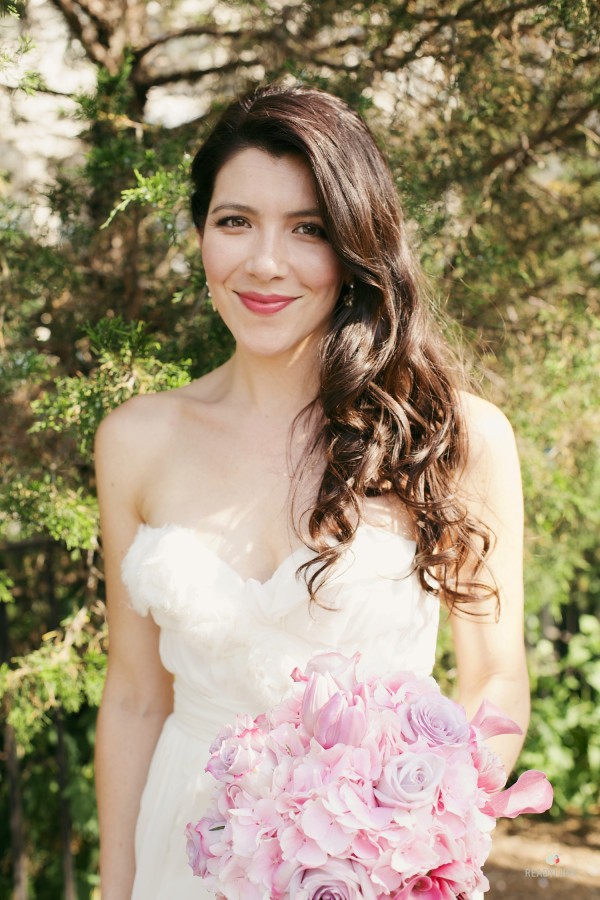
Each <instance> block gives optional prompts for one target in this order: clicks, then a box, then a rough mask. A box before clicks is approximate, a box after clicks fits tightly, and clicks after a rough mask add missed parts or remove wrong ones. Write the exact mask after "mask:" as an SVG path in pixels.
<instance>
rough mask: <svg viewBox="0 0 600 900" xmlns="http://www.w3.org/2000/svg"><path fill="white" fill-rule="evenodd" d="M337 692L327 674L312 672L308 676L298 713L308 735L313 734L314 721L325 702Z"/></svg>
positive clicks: (333, 682) (335, 686)
mask: <svg viewBox="0 0 600 900" xmlns="http://www.w3.org/2000/svg"><path fill="white" fill-rule="evenodd" d="M338 690H339V688H338V686H337V685H336V683H335V681H334V680H333V678H332V677H331V675H329V673H325V675H322V674H321V673H320V672H313V674H312V675H311V676H310V678H309V679H308V684H307V685H306V689H305V691H304V698H303V700H302V707H301V712H300V715H301V717H302V724H303V725H304V727H305V728H306V730H307V732H308V734H310V735H312V734H314V730H315V721H316V719H317V716H318V714H319V713H320V712H321V710H322V708H323V707H324V706H325V704H326V703H327V701H328V700H330V699H331V697H333V695H334V694H336V693H338Z"/></svg>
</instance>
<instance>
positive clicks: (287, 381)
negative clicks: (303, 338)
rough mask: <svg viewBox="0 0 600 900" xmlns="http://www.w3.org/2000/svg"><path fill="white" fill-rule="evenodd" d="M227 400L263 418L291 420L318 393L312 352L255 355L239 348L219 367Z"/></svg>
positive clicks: (315, 357)
mask: <svg viewBox="0 0 600 900" xmlns="http://www.w3.org/2000/svg"><path fill="white" fill-rule="evenodd" d="M223 376H224V383H225V386H226V391H227V393H228V394H229V397H230V400H231V401H232V402H233V403H235V404H236V405H238V404H239V406H240V408H241V409H243V410H245V411H248V410H249V409H251V410H253V411H254V413H255V414H257V415H259V416H261V417H264V418H265V419H271V420H273V419H280V420H281V421H283V420H286V421H288V422H290V421H292V420H293V419H294V418H295V416H296V415H297V414H298V413H299V412H300V411H301V410H302V409H304V407H305V406H306V405H307V404H308V403H310V402H311V401H312V400H314V399H315V397H316V396H317V394H318V392H319V363H318V356H317V353H316V350H315V352H313V353H308V352H306V351H305V352H303V353H299V352H298V353H295V354H294V355H291V354H286V356H285V357H280V356H277V357H268V356H255V355H251V354H247V353H244V352H243V351H241V350H240V349H239V348H238V349H237V350H236V351H235V353H234V354H233V356H232V357H231V359H230V360H229V361H228V362H227V363H226V364H225V366H224V367H223Z"/></svg>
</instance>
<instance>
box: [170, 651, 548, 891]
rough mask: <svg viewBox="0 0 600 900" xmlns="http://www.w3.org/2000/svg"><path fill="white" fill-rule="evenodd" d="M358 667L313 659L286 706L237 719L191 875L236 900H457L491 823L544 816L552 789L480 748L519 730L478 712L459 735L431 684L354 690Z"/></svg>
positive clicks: (447, 705) (342, 660)
mask: <svg viewBox="0 0 600 900" xmlns="http://www.w3.org/2000/svg"><path fill="white" fill-rule="evenodd" d="M359 665H360V657H359V655H358V654H355V655H354V656H353V657H352V658H348V657H345V656H343V655H342V654H339V653H324V654H320V655H317V656H315V657H313V659H312V660H311V661H310V662H309V663H308V665H307V667H306V669H305V671H301V670H299V669H295V670H294V672H293V673H292V680H293V684H292V685H291V688H290V692H289V694H288V695H287V696H286V697H284V698H283V699H282V701H281V703H279V704H278V705H277V706H276V707H274V708H273V709H270V710H268V711H266V712H265V713H263V714H261V715H260V716H258V717H257V718H256V719H251V718H250V717H249V716H247V715H244V716H238V718H237V720H236V722H235V723H233V724H232V725H230V726H227V727H226V728H224V729H222V731H221V732H220V733H219V735H218V736H217V738H216V739H215V741H214V742H213V744H212V745H211V748H210V759H209V761H208V764H207V766H206V769H207V771H208V772H210V774H211V775H212V776H213V777H214V779H215V781H216V787H215V793H214V798H213V802H212V806H211V808H210V809H209V810H208V811H207V813H206V815H205V816H203V818H202V819H200V821H199V822H197V823H196V824H195V825H194V824H191V823H190V824H189V825H188V826H187V829H186V836H187V849H188V858H189V863H190V866H191V868H192V871H193V872H194V874H195V875H198V876H200V877H202V878H203V879H204V880H205V882H206V885H207V887H208V888H209V889H210V890H212V891H213V892H214V893H216V894H217V895H220V896H221V897H224V898H226V900H229V898H231V900H233V898H236V900H237V898H243V900H262V898H264V897H270V898H273V900H287V898H297V900H354V898H360V897H362V898H367V900H391V898H392V897H393V898H395V900H457V898H463V900H466V898H468V897H470V896H471V895H472V894H473V892H474V891H477V890H484V889H485V888H486V887H487V881H486V879H485V877H484V875H483V873H482V870H481V868H482V866H483V864H484V862H485V860H486V858H487V855H488V853H489V850H490V844H491V838H490V831H491V829H492V828H493V827H494V824H495V817H496V816H498V815H505V816H515V815H518V814H519V813H520V812H523V811H527V812H542V811H544V810H546V809H548V808H549V806H550V804H551V803H552V789H551V787H550V785H549V784H548V781H547V780H546V778H545V776H544V775H543V774H542V773H540V772H527V773H525V774H524V775H522V776H521V778H520V779H519V780H518V781H517V783H516V784H515V785H513V786H512V787H511V788H509V789H508V790H505V791H500V788H501V787H502V786H503V784H504V782H505V779H506V776H505V773H504V770H503V768H502V765H501V762H500V760H499V758H498V757H497V756H496V754H494V753H493V752H492V751H491V750H490V749H489V747H487V745H486V744H485V743H484V741H485V740H486V739H487V738H488V737H491V736H493V735H496V734H506V733H515V732H518V731H519V728H518V726H517V725H516V724H515V723H514V722H513V721H512V720H511V719H509V718H508V717H507V716H506V715H505V714H504V713H503V712H502V711H501V710H498V709H497V708H496V707H494V706H493V705H492V704H490V703H484V704H482V706H481V707H480V709H479V710H478V712H477V714H476V715H475V717H474V718H473V719H472V721H471V722H470V723H469V722H468V721H467V719H466V716H465V713H464V710H463V709H462V707H460V706H458V704H456V703H453V702H452V701H451V700H448V699H447V698H445V697H443V696H442V694H441V693H440V690H439V687H438V686H437V684H436V683H435V681H434V680H433V679H432V678H421V679H419V678H416V677H415V676H414V675H413V674H412V673H410V672H400V673H397V674H391V675H389V676H386V677H385V678H372V679H370V680H364V679H363V680H361V679H360V678H359Z"/></svg>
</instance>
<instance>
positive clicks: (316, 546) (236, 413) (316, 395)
mask: <svg viewBox="0 0 600 900" xmlns="http://www.w3.org/2000/svg"><path fill="white" fill-rule="evenodd" d="M192 177H193V181H194V194H193V198H192V208H193V215H194V221H195V224H196V227H197V230H198V236H199V241H200V248H201V253H202V261H203V265H204V269H205V272H206V279H207V285H208V288H209V290H210V292H211V295H212V303H213V305H214V308H215V310H216V313H217V314H218V315H220V316H221V317H222V319H223V321H224V322H225V323H226V325H227V327H228V328H229V329H230V331H231V332H232V334H233V336H234V338H235V352H234V354H233V356H232V357H231V359H230V360H229V361H228V362H227V363H225V365H223V366H221V367H220V368H218V369H216V370H215V371H213V372H211V373H210V374H208V375H206V376H204V377H202V378H200V379H198V380H197V381H194V382H192V383H191V384H189V385H187V386H185V387H183V388H178V389H176V390H172V391H167V392H165V393H162V394H156V395H147V396H139V397H135V398H134V399H132V400H130V401H128V402H127V403H125V404H124V405H123V406H122V407H120V408H119V409H117V410H116V411H114V412H112V413H111V414H110V415H109V416H108V417H107V418H106V419H105V421H104V422H103V423H102V425H101V427H100V429H99V432H98V436H97V444H96V460H97V479H98V494H99V500H100V511H101V522H102V535H103V548H104V558H105V569H106V587H107V603H108V618H109V627H110V653H109V665H108V675H107V679H106V686H105V691H104V696H103V700H102V705H101V709H100V714H99V718H98V732H97V744H96V774H97V792H98V805H99V814H100V831H101V877H102V896H103V898H104V900H128V898H130V897H134V898H136V900H139V898H144V900H151V898H164V900H167V898H168V900H173V898H177V900H186V898H190V900H191V898H201V897H205V896H208V894H207V892H206V889H205V888H204V886H203V884H202V882H201V881H199V880H198V879H194V878H193V877H192V874H191V870H190V869H189V867H188V865H187V861H186V851H185V838H184V829H185V825H186V823H187V822H188V821H190V820H195V819H197V818H199V816H200V815H202V813H203V811H204V809H205V807H206V805H207V802H208V798H209V796H210V790H211V784H210V778H209V776H208V775H206V774H205V773H204V767H205V765H206V762H207V759H208V755H209V750H208V748H209V746H210V743H211V741H212V739H213V738H214V736H215V734H216V733H217V731H218V730H219V729H220V727H221V726H222V725H223V724H224V723H225V722H227V721H228V720H230V719H232V718H233V716H234V715H235V713H236V712H250V713H252V714H257V713H258V712H260V711H262V710H264V709H265V708H266V707H267V706H268V705H269V703H272V702H274V701H276V700H277V699H278V698H279V697H280V696H281V694H282V693H283V692H284V691H285V689H286V686H287V685H288V684H289V683H290V681H289V674H290V672H291V671H292V669H293V668H294V666H296V665H298V666H303V665H305V663H306V661H307V660H308V659H309V657H310V656H311V655H312V654H313V653H314V652H317V651H320V650H326V649H330V650H331V649H336V650H339V651H340V652H344V653H348V654H352V653H354V652H355V651H357V650H359V651H360V652H361V655H362V660H363V663H364V666H365V667H366V668H367V669H369V670H372V671H375V672H377V671H380V672H382V673H383V672H385V671H394V670H400V669H405V670H406V669H411V670H414V671H415V672H416V673H417V674H419V675H426V674H428V673H429V672H430V671H431V668H432V665H433V661H434V653H435V642H436V634H437V623H438V614H439V608H440V606H442V607H445V608H446V609H447V610H449V613H450V620H451V623H452V632H453V641H454V647H455V650H456V659H457V665H458V693H459V699H460V702H461V703H462V704H463V705H464V706H465V708H466V710H467V713H469V714H472V713H473V712H474V711H475V709H476V708H477V707H478V706H479V703H480V702H481V700H482V699H483V698H484V697H485V698H488V699H490V700H491V701H493V702H494V703H495V704H496V705H498V706H500V707H502V708H504V709H505V710H506V711H507V712H508V713H509V714H510V716H512V717H513V718H514V719H516V720H517V721H518V722H519V723H520V725H521V727H522V728H523V729H524V730H525V729H526V727H527V721H528V705H529V704H528V682H527V670H526V664H525V654H524V643H523V597H522V571H521V543H522V500H521V490H520V477H519V467H518V461H517V455H516V451H515V444H514V438H513V435H512V431H511V428H510V425H509V424H508V422H507V420H506V419H505V417H504V416H503V415H502V413H500V412H499V411H498V410H497V409H496V408H495V407H494V406H492V405H491V404H489V403H487V402H486V401H484V400H482V399H480V398H478V397H476V396H473V395H471V394H469V393H466V392H465V391H464V390H462V388H461V384H460V382H459V376H458V369H457V366H456V364H455V362H453V360H452V359H451V358H450V356H449V353H448V351H447V348H446V347H445V345H444V342H443V340H442V339H441V338H440V336H439V335H438V332H437V330H436V327H435V324H434V322H433V321H432V318H431V315H430V313H429V311H428V305H427V300H426V298H425V296H424V293H423V287H422V284H421V279H420V275H419V269H418V266H417V264H416V262H415V260H414V257H413V255H412V253H411V250H410V247H409V244H408V238H407V229H406V226H405V224H404V221H403V218H402V213H401V210H400V208H399V205H398V200H397V197H396V193H395V189H394V183H393V179H392V176H391V173H390V171H389V168H388V166H387V164H386V163H385V161H384V159H383V157H382V155H381V153H380V151H379V149H378V148H377V145H376V143H375V141H374V139H373V137H372V135H371V134H370V132H369V131H368V129H367V127H366V126H365V125H364V123H363V122H362V120H360V119H359V117H358V116H356V115H355V114H354V113H353V112H352V111H351V110H350V109H349V108H348V107H347V106H346V105H345V104H344V103H342V102H341V101H340V100H338V99H337V98H335V97H333V96H330V95H328V94H326V93H323V92H319V91H315V90H310V89H306V88H301V87H295V88H284V87H277V86H274V87H268V88H265V89H262V90H259V91H258V92H256V93H255V94H253V95H251V96H249V97H247V98H244V99H243V100H240V101H237V102H235V103H234V104H232V105H231V106H230V107H229V109H227V110H226V111H225V113H224V114H223V116H222V118H221V119H220V121H219V122H218V123H217V125H216V127H215V129H214V130H213V132H212V134H211V135H210V136H209V138H208V139H207V141H206V142H205V143H204V145H203V146H202V147H201V149H200V151H199V152H198V154H197V156H196V158H195V160H194V164H193V169H192ZM148 613H150V615H149V614H148ZM521 742H522V738H520V737H516V736H514V735H511V736H505V737H502V738H496V739H495V742H494V741H492V743H493V744H494V749H495V750H496V751H497V752H498V753H499V754H500V756H501V757H502V759H503V761H504V764H505V767H506V769H507V771H510V769H511V768H512V766H513V764H514V762H515V760H516V757H517V754H518V752H519V750H520V745H521ZM472 896H475V894H473V895H472Z"/></svg>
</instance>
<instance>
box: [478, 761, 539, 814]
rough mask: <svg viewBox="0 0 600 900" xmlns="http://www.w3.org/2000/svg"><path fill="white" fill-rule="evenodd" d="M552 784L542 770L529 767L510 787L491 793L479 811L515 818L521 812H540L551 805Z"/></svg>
mask: <svg viewBox="0 0 600 900" xmlns="http://www.w3.org/2000/svg"><path fill="white" fill-rule="evenodd" d="M552 799H553V792H552V786H551V784H550V782H549V781H548V779H547V778H546V776H545V775H544V773H543V772H538V771H537V769H529V770H528V771H527V772H524V773H523V774H522V775H521V776H520V777H519V778H518V779H517V781H516V782H515V783H514V784H513V785H512V787H509V788H507V790H505V791H501V792H500V793H498V794H493V795H492V796H491V797H490V798H489V800H488V801H487V803H485V805H484V806H483V807H482V808H481V811H482V812H483V813H485V814H486V815H488V816H496V817H497V816H504V817H505V818H507V819H515V818H516V817H517V816H520V815H521V814H522V813H542V812H546V810H547V809H550V807H551V806H552Z"/></svg>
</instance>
